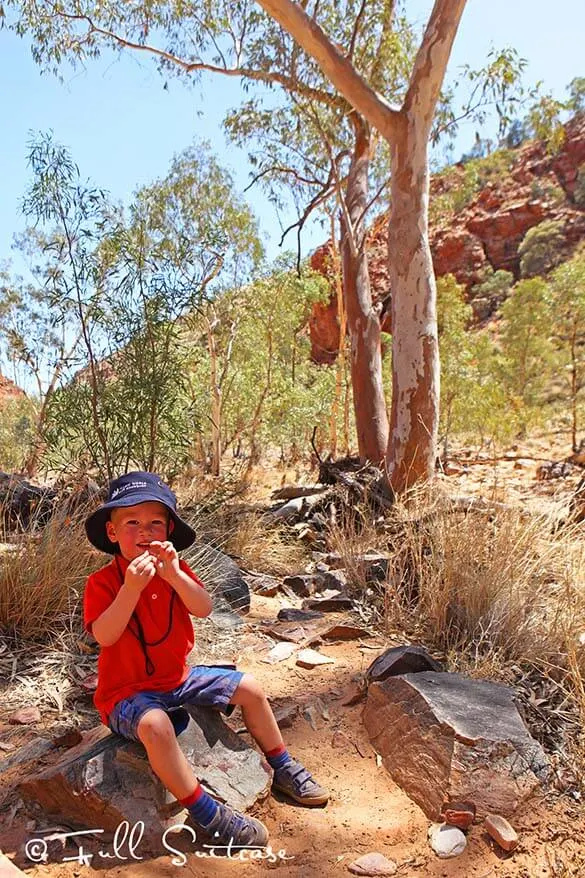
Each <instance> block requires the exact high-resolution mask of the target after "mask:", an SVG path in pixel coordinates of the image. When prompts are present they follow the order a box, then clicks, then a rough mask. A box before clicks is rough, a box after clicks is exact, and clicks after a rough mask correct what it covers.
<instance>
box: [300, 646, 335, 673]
mask: <svg viewBox="0 0 585 878" xmlns="http://www.w3.org/2000/svg"><path fill="white" fill-rule="evenodd" d="M333 664H335V659H332V658H331V657H330V656H328V655H322V654H321V653H320V652H317V651H316V650H315V649H301V651H300V652H299V654H298V655H297V665H299V667H301V668H309V669H311V668H316V667H318V666H320V665H333Z"/></svg>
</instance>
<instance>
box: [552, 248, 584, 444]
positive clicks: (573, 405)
mask: <svg viewBox="0 0 585 878" xmlns="http://www.w3.org/2000/svg"><path fill="white" fill-rule="evenodd" d="M551 286H552V290H553V299H552V314H553V324H552V326H553V338H554V341H555V344H556V347H557V350H558V352H559V354H560V363H559V367H560V368H559V374H560V375H561V376H562V378H563V385H564V388H563V389H564V396H565V398H566V399H567V400H568V402H569V406H570V411H571V433H572V437H571V438H572V444H573V450H574V451H577V448H578V440H577V434H578V426H579V425H578V412H579V403H580V401H581V400H582V399H583V396H584V394H583V391H584V389H585V251H584V250H583V249H581V250H580V251H579V252H577V253H576V254H575V255H574V256H573V258H572V259H570V260H569V261H568V262H565V263H564V264H563V265H559V267H558V268H556V269H555V270H554V271H553V273H552V275H551Z"/></svg>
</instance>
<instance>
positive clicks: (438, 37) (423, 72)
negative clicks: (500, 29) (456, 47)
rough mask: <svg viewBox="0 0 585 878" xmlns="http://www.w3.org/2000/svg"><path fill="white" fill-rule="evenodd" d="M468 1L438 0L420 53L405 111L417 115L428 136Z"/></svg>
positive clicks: (409, 88) (408, 92) (409, 87)
mask: <svg viewBox="0 0 585 878" xmlns="http://www.w3.org/2000/svg"><path fill="white" fill-rule="evenodd" d="M466 2H467V0H435V5H434V7H433V11H432V13H431V17H430V18H429V22H428V24H427V27H426V30H425V34H424V37H423V41H422V43H421V45H420V48H419V50H418V53H417V56H416V60H415V62H414V69H413V71H412V74H411V77H410V82H409V85H408V90H407V92H406V97H405V99H404V104H403V107H402V109H403V110H404V112H405V113H406V114H407V115H410V114H413V115H416V117H417V118H418V119H420V120H421V121H422V124H423V125H424V129H423V130H426V132H427V135H428V133H429V132H430V130H431V124H432V121H433V115H434V112H435V107H436V105H437V101H438V99H439V94H440V92H441V86H442V84H443V79H444V76H445V70H446V69H447V63H448V61H449V56H450V54H451V48H452V46H453V41H454V39H455V35H456V33H457V28H458V26H459V21H460V20H461V16H462V14H463V10H464V9H465V4H466Z"/></svg>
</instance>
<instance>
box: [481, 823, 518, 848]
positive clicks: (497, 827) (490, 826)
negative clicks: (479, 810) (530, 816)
mask: <svg viewBox="0 0 585 878" xmlns="http://www.w3.org/2000/svg"><path fill="white" fill-rule="evenodd" d="M485 828H486V830H487V832H488V833H489V835H490V836H491V837H492V838H493V840H494V841H495V842H497V843H498V844H499V846H500V847H501V848H502V849H503V850H505V851H513V850H514V849H515V848H516V847H518V841H519V838H518V833H517V832H516V830H515V829H514V827H513V826H511V825H510V824H509V823H508V821H507V820H506V818H505V817H502V816H501V815H500V814H488V815H487V817H486V818H485Z"/></svg>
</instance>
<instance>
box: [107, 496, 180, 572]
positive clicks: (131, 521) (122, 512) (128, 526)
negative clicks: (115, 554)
mask: <svg viewBox="0 0 585 878" xmlns="http://www.w3.org/2000/svg"><path fill="white" fill-rule="evenodd" d="M172 529H173V522H172V521H170V522H169V512H168V509H167V508H166V507H165V506H163V504H162V503H157V502H156V501H154V500H149V501H148V502H147V503H138V504H137V505H136V506H119V507H117V508H116V509H112V514H111V516H110V520H109V521H107V522H106V533H107V535H108V537H109V539H110V540H111V541H112V542H113V543H118V548H119V550H120V554H121V555H122V557H124V558H126V560H127V561H133V560H134V559H135V558H138V556H139V555H142V554H143V553H144V552H145V551H146V550H147V549H148V547H149V546H150V543H151V542H153V540H158V541H159V542H161V543H162V542H164V541H165V540H167V539H168V537H169V534H170V533H171V531H172Z"/></svg>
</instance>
